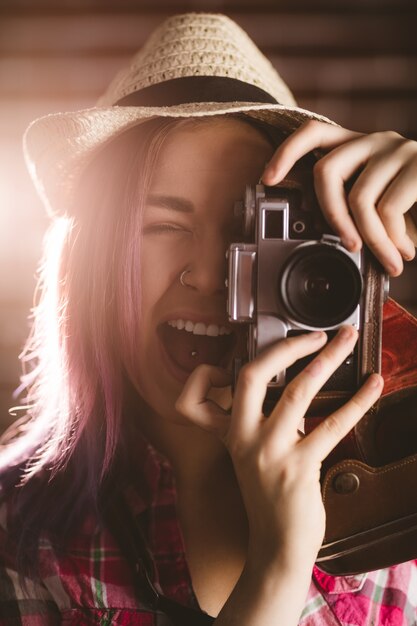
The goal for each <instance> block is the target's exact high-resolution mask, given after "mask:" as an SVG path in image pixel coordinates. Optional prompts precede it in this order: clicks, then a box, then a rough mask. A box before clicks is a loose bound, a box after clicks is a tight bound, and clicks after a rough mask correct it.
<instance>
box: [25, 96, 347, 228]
mask: <svg viewBox="0 0 417 626" xmlns="http://www.w3.org/2000/svg"><path fill="white" fill-rule="evenodd" d="M232 113H244V114H246V115H249V116H251V117H254V118H256V119H260V120H263V121H265V122H267V123H269V124H272V125H273V126H275V127H277V128H280V129H282V130H283V131H285V132H288V133H291V132H293V131H294V130H295V129H296V128H298V127H299V126H300V125H301V124H303V123H304V122H305V121H307V120H318V121H321V122H327V123H329V124H335V122H333V121H332V120H330V119H328V118H327V117H324V116H322V115H319V114H317V113H314V112H312V111H308V110H307V109H302V108H300V107H288V106H283V105H279V104H257V103H253V102H221V103H219V102H201V103H192V104H181V105H176V106H170V107H135V106H127V107H125V106H111V107H106V108H100V107H94V108H89V109H83V110H81V111H76V112H66V113H53V114H50V115H46V116H44V117H41V118H39V119H37V120H34V121H33V122H32V123H31V124H30V126H29V127H28V128H27V130H26V132H25V135H24V138H23V142H24V154H25V159H26V163H27V166H28V169H29V172H30V175H31V177H32V180H33V182H34V184H35V187H36V189H37V191H38V193H39V195H40V197H41V198H42V201H43V203H44V204H45V207H46V210H47V212H48V214H49V215H50V216H54V215H63V214H65V213H67V212H70V207H71V204H72V194H73V191H74V189H75V187H76V185H77V181H78V179H79V176H80V174H81V173H82V171H83V170H84V169H85V167H86V165H87V164H88V163H89V161H90V160H91V158H92V157H93V155H94V154H95V152H96V151H97V149H99V148H101V147H102V146H103V145H104V144H105V143H107V142H108V141H111V140H112V139H113V138H114V137H116V136H117V135H118V134H120V133H121V132H123V131H125V130H127V129H128V128H130V127H132V126H135V125H137V124H139V123H141V122H143V121H146V120H149V119H151V118H155V117H183V118H186V117H203V116H210V115H213V116H214V115H226V114H232Z"/></svg>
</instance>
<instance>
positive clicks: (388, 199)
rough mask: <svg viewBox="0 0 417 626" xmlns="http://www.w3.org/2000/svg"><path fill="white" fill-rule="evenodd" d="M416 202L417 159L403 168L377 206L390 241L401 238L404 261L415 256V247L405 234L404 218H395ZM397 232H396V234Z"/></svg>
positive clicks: (403, 213)
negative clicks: (390, 238)
mask: <svg viewBox="0 0 417 626" xmlns="http://www.w3.org/2000/svg"><path fill="white" fill-rule="evenodd" d="M416 200H417V159H415V160H414V162H412V163H410V164H409V165H407V166H406V167H404V168H403V169H402V170H401V171H400V172H399V174H398V175H397V176H396V178H395V179H394V180H393V181H392V183H391V184H390V186H389V187H388V188H387V189H386V190H385V192H384V194H383V195H382V196H381V197H380V199H379V201H378V205H377V210H378V213H379V215H380V217H381V220H382V221H383V223H384V225H385V227H386V229H387V232H388V233H389V234H390V235H391V237H392V239H393V240H394V241H395V239H394V237H395V238H398V239H400V238H401V247H399V249H400V250H401V252H402V254H403V257H404V258H405V259H406V260H411V259H413V258H414V256H415V245H414V242H413V240H412V239H411V238H410V237H409V236H408V234H407V224H406V221H405V218H403V219H401V220H398V219H397V216H400V215H405V214H406V213H407V212H408V211H409V210H410V209H411V207H412V206H413V205H414V203H415V202H416ZM397 231H398V232H397Z"/></svg>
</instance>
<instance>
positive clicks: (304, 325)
mask: <svg viewBox="0 0 417 626" xmlns="http://www.w3.org/2000/svg"><path fill="white" fill-rule="evenodd" d="M311 204H315V206H311ZM235 216H236V218H237V219H238V220H240V221H241V229H242V241H241V242H239V243H233V244H231V245H230V247H229V250H228V253H227V257H228V264H229V267H228V280H227V284H228V305H227V306H228V315H229V319H230V321H232V322H236V323H241V324H247V325H248V326H247V355H246V356H240V357H237V358H235V361H234V378H235V382H236V379H237V375H238V373H239V369H240V367H241V366H242V364H243V363H244V362H245V360H247V359H249V360H252V359H254V358H255V357H256V355H257V354H259V353H260V352H262V351H263V350H264V349H265V348H267V347H268V346H269V345H271V344H273V343H275V342H276V341H277V340H279V339H283V338H285V337H289V336H292V335H298V334H300V333H304V332H306V331H311V330H317V329H321V330H324V331H326V332H327V333H328V335H329V336H330V338H331V337H332V336H334V335H335V334H336V333H337V330H338V328H339V327H340V326H341V325H343V324H351V325H353V326H354V327H356V328H357V329H358V330H359V333H361V331H362V330H363V328H364V323H365V319H364V315H365V308H366V307H365V300H369V297H370V296H371V297H374V296H372V294H370V293H369V291H368V290H367V273H368V268H369V259H370V256H371V255H370V253H369V251H368V250H366V248H365V247H363V249H362V250H361V251H358V252H349V251H348V250H347V249H346V248H345V247H344V246H343V245H342V243H341V240H340V238H339V237H337V236H336V235H335V234H334V233H333V232H332V231H331V229H330V227H329V226H328V225H327V224H326V223H325V222H324V220H323V218H322V216H321V211H320V209H319V208H318V205H317V201H315V203H314V201H313V200H312V199H311V197H310V200H309V199H308V198H306V196H305V193H304V192H303V189H301V187H297V185H296V184H295V185H294V184H292V185H288V184H287V185H285V183H284V184H283V185H282V186H280V187H266V186H264V185H260V184H259V185H256V186H247V188H246V195H245V198H244V201H243V202H242V201H240V202H237V203H236V205H235ZM372 263H373V266H374V267H375V264H374V262H373V261H372ZM377 274H378V275H379V278H380V280H382V281H383V282H384V285H385V289H386V288H387V282H386V279H385V275H384V274H383V271H382V268H380V266H379V269H378V271H377ZM370 287H371V289H372V285H370ZM380 308H381V309H382V306H381V307H380ZM368 322H369V320H366V324H365V326H367V324H368ZM362 345H363V343H362V342H361V340H359V341H358V343H357V345H356V347H355V350H354V352H353V353H352V354H351V355H350V356H349V357H348V358H347V359H346V361H345V362H344V363H343V364H342V365H341V366H340V367H339V368H338V369H337V371H336V372H335V373H334V374H333V375H332V377H331V378H330V379H329V380H328V381H327V383H326V384H325V386H324V387H323V388H322V392H334V394H336V395H337V394H339V396H341V397H345V396H347V395H352V393H354V391H355V390H356V389H357V388H358V386H359V384H360V382H361V380H362V378H363V376H364V374H365V373H366V372H364V368H363V359H362V355H361V350H362ZM312 358H314V355H312V356H308V357H306V358H304V359H301V360H299V361H297V362H296V363H295V364H294V365H293V366H291V367H290V368H288V369H287V370H286V371H283V372H281V373H279V374H278V375H277V376H276V377H275V378H274V379H273V380H272V381H271V382H270V383H269V388H268V397H269V399H270V400H275V401H276V398H277V397H279V395H280V392H281V391H282V389H283V387H284V386H285V384H286V383H287V382H289V380H291V379H292V378H294V376H295V375H296V374H297V373H298V372H299V371H301V369H303V368H304V367H305V365H306V364H307V363H308V362H309V361H310V360H311V359H312Z"/></svg>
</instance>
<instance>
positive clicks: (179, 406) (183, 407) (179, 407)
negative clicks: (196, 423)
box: [174, 395, 187, 415]
mask: <svg viewBox="0 0 417 626" xmlns="http://www.w3.org/2000/svg"><path fill="white" fill-rule="evenodd" d="M174 407H175V410H176V411H177V412H178V413H180V414H181V415H187V402H186V401H185V399H184V398H183V396H182V395H181V396H179V398H177V400H176V402H175V404H174Z"/></svg>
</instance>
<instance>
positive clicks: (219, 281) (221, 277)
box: [186, 235, 228, 296]
mask: <svg viewBox="0 0 417 626" xmlns="http://www.w3.org/2000/svg"><path fill="white" fill-rule="evenodd" d="M227 247H228V242H226V241H225V239H224V238H223V237H220V236H218V235H217V236H213V237H202V238H201V239H200V240H199V241H198V242H196V244H195V246H194V249H193V255H192V258H190V262H189V265H188V267H189V270H190V272H189V274H188V276H187V281H186V282H187V285H189V286H190V287H192V288H193V289H195V290H197V291H198V292H199V293H201V294H202V295H206V296H213V295H224V294H225V293H226V285H225V280H226V272H227V260H226V249H227Z"/></svg>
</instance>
